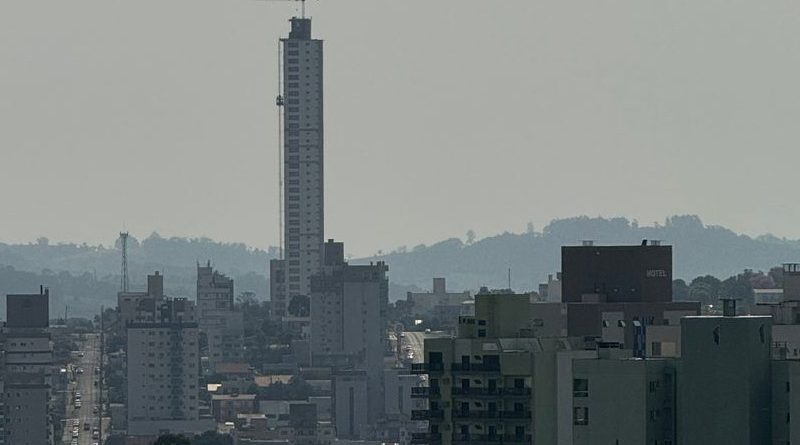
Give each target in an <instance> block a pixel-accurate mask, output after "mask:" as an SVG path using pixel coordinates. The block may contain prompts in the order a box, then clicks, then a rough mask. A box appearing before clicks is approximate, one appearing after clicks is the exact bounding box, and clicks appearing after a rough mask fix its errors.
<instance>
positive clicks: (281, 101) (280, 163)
mask: <svg viewBox="0 0 800 445" xmlns="http://www.w3.org/2000/svg"><path fill="white" fill-rule="evenodd" d="M257 1H264V2H281V3H286V2H300V17H301V18H303V19H305V18H306V0H257ZM282 78H283V58H282V54H281V48H280V44H279V45H278V95H277V96H276V97H275V105H276V106H277V107H278V258H279V259H281V260H282V259H283V130H284V128H283V105H284V103H285V100H284V98H283V94H282V92H283V85H282V84H281V79H282Z"/></svg>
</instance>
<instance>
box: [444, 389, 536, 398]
mask: <svg viewBox="0 0 800 445" xmlns="http://www.w3.org/2000/svg"><path fill="white" fill-rule="evenodd" d="M452 394H453V395H454V396H471V397H530V395H531V389H530V388H459V387H453V388H452Z"/></svg>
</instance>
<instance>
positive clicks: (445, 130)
mask: <svg viewBox="0 0 800 445" xmlns="http://www.w3.org/2000/svg"><path fill="white" fill-rule="evenodd" d="M295 9H296V8H295V7H294V5H293V4H284V3H278V2H256V1H246V0H170V1H163V0H159V1H156V0H136V1H126V2H123V1H116V0H115V1H109V0H70V1H64V0H41V1H36V2H31V1H28V0H3V1H2V2H0V97H2V100H0V154H2V158H0V202H2V203H3V206H2V224H1V227H2V229H1V230H0V240H2V241H28V240H32V239H34V238H36V237H37V236H40V235H46V236H48V237H50V238H51V239H54V240H71V241H89V242H103V243H111V242H112V241H113V240H114V238H116V232H117V231H118V229H120V228H121V227H122V225H123V223H124V224H125V225H126V226H127V228H128V229H129V230H130V231H131V232H133V233H134V234H136V235H138V236H140V237H143V236H146V235H147V234H149V233H150V232H151V231H153V230H156V231H159V232H160V233H162V234H163V235H185V236H198V235H207V236H209V237H212V238H216V239H220V240H236V241H244V242H247V243H249V244H252V245H257V246H261V247H264V246H266V245H270V244H271V245H275V244H277V242H278V237H277V228H276V225H277V221H278V216H277V209H278V194H277V179H276V177H275V175H276V172H277V164H276V161H277V152H278V151H277V150H278V148H277V113H276V109H275V105H274V100H275V95H276V94H277V76H278V70H277V66H276V65H277V62H276V60H277V39H278V37H279V36H281V35H285V34H286V33H287V32H288V23H287V19H288V18H289V17H290V16H291V15H292V14H293V13H294V11H295ZM309 11H310V13H311V15H312V16H313V17H314V35H315V37H319V38H323V39H325V40H326V43H325V45H326V46H325V48H326V49H325V51H326V53H325V70H326V71H325V76H326V77H325V82H326V83H325V94H326V97H325V102H326V104H325V107H326V122H325V124H326V127H325V131H326V138H327V140H326V159H325V162H326V172H325V174H326V193H327V196H326V200H327V201H326V218H327V220H326V225H327V227H326V232H327V235H328V236H329V237H336V238H340V239H343V240H345V241H346V242H347V245H348V248H349V250H351V251H353V252H354V253H355V254H368V253H372V252H374V251H375V250H377V249H379V248H384V249H385V248H391V247H394V246H398V245H403V244H409V245H413V244H416V243H420V242H430V241H434V240H437V239H441V238H444V237H448V236H453V235H455V236H460V235H462V234H463V233H464V232H466V231H467V230H468V229H474V230H475V231H476V232H477V233H478V235H479V236H482V235H488V234H491V233H495V232H500V231H503V230H515V231H521V230H524V228H525V223H526V222H527V221H533V222H534V223H535V224H536V227H537V228H541V227H542V226H543V225H544V224H545V223H546V222H547V221H548V220H550V219H551V218H554V217H562V216H572V215H579V214H589V215H598V214H600V215H623V216H627V217H630V218H638V219H639V220H640V221H642V222H647V223H649V222H651V221H654V220H662V219H663V218H664V217H665V216H666V215H670V214H675V213H697V214H700V215H702V217H703V219H704V220H705V221H707V222H709V223H718V224H723V225H726V226H728V227H731V228H733V229H736V230H740V231H744V232H748V233H764V232H773V233H776V234H779V235H785V236H789V237H794V238H797V237H800V226H799V225H798V224H797V221H798V220H800V206H798V205H796V203H795V200H796V198H795V193H796V192H795V190H794V188H793V182H794V178H795V175H796V174H795V171H796V165H798V162H800V152H799V151H798V150H797V146H798V143H797V142H798V128H799V127H798V125H797V122H798V118H800V88H798V84H797V79H799V78H800V53H798V51H797V48H798V44H800V4H798V3H797V2H796V1H774V2H751V1H730V0H728V1H721V0H718V1H704V2H696V1H672V2H656V1H641V0H636V1H634V0H630V1H615V2H591V1H582V2H559V1H551V2H538V1H535V2H531V1H513V0H509V1H505V2H494V1H480V2H479V1H473V0H470V1H463V0H461V1H454V0H448V1H444V0H437V1H420V0H404V1H395V2H387V1H374V0H335V1H334V0H329V1H320V2H313V3H310V4H309ZM98 36H102V38H99V37H98Z"/></svg>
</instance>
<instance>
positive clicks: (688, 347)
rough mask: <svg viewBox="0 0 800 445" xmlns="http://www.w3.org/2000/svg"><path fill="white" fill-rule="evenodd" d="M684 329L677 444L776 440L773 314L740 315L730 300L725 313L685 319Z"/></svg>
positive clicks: (679, 384) (745, 442) (682, 329)
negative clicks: (773, 423)
mask: <svg viewBox="0 0 800 445" xmlns="http://www.w3.org/2000/svg"><path fill="white" fill-rule="evenodd" d="M681 331H682V333H681V337H682V338H681V363H680V372H679V375H678V406H677V407H678V418H677V420H678V442H677V443H682V444H686V445H695V444H698V445H699V444H709V443H725V444H732V445H733V444H742V445H744V444H753V443H778V442H772V441H771V434H772V430H773V426H772V424H771V423H770V419H771V415H772V414H771V408H772V404H771V394H772V381H771V378H772V360H771V348H772V345H773V344H772V318H771V317H768V316H736V306H735V302H734V301H733V300H727V301H725V302H724V309H723V316H700V317H684V318H683V319H682V320H681ZM785 421H786V423H788V421H789V418H788V416H787V418H785ZM781 443H788V442H781Z"/></svg>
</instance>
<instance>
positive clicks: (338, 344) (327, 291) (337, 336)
mask: <svg viewBox="0 0 800 445" xmlns="http://www.w3.org/2000/svg"><path fill="white" fill-rule="evenodd" d="M387 271H388V267H387V266H386V264H384V263H383V262H378V263H376V264H370V265H358V266H354V265H349V264H347V262H345V261H344V246H343V245H342V243H337V242H334V241H333V240H329V241H328V242H327V243H325V267H324V268H323V271H322V273H321V274H319V275H317V276H315V277H313V278H312V282H311V283H312V284H311V299H310V305H311V339H310V342H311V364H312V366H329V367H333V368H339V369H358V370H364V371H365V372H366V379H367V387H368V391H367V395H368V399H369V405H368V406H369V409H368V411H367V412H368V417H369V420H370V422H371V423H373V424H374V422H375V421H376V420H377V419H378V418H379V417H380V416H381V415H382V414H383V411H384V409H383V408H384V395H383V389H384V385H383V378H384V374H383V357H384V354H385V352H386V351H387V348H388V338H387V335H386V328H387V324H386V310H387V306H388V304H389V280H388V278H387V276H386V273H387ZM336 403H337V404H338V401H337V402H336Z"/></svg>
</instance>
